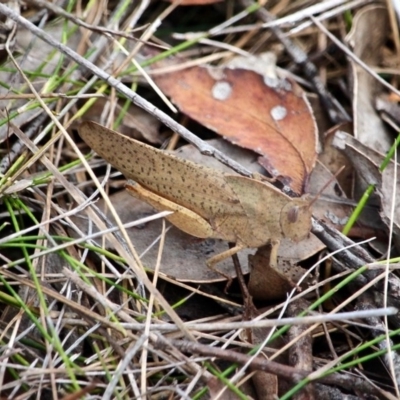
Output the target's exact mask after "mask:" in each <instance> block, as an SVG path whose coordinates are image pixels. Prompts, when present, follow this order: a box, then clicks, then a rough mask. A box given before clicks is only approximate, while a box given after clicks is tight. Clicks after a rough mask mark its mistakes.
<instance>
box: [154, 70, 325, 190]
mask: <svg viewBox="0 0 400 400" xmlns="http://www.w3.org/2000/svg"><path fill="white" fill-rule="evenodd" d="M155 80H156V82H157V84H158V85H159V86H160V88H161V89H162V90H163V91H164V92H165V93H166V94H167V95H168V96H170V97H171V99H172V101H173V102H174V103H175V104H176V105H177V106H178V107H179V109H180V110H181V111H182V112H183V113H185V114H187V115H188V116H190V117H191V118H193V119H195V120H196V121H198V122H200V123H201V124H203V125H205V126H206V127H208V128H210V129H213V130H214V131H215V132H217V133H219V134H221V135H222V136H224V137H225V138H226V139H228V140H230V141H231V142H232V143H234V144H237V145H239V146H242V147H244V148H247V149H251V150H253V151H255V152H256V153H258V154H260V155H261V156H262V157H260V160H259V162H260V164H261V165H262V166H263V167H264V168H265V169H266V170H267V171H268V172H269V173H270V174H271V175H272V176H274V177H279V179H280V180H281V182H282V183H283V184H284V185H286V186H288V187H290V188H291V189H292V190H293V191H294V192H296V193H299V194H302V193H304V190H305V186H306V184H307V182H308V178H309V174H310V172H311V170H312V168H313V166H314V163H315V160H316V147H317V129H316V124H315V121H314V118H313V116H312V111H311V108H310V106H309V104H308V102H307V100H306V98H305V96H304V93H303V92H302V91H301V90H300V89H299V88H298V87H297V86H296V85H294V84H292V83H291V82H289V81H287V80H270V79H264V77H263V76H261V75H259V74H257V73H255V72H253V71H249V70H243V69H229V68H225V69H215V68H214V69H213V68H203V67H194V68H189V69H186V70H184V71H178V72H175V73H172V74H167V75H163V76H161V77H157V78H156V79H155Z"/></svg>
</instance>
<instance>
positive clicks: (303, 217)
mask: <svg viewBox="0 0 400 400" xmlns="http://www.w3.org/2000/svg"><path fill="white" fill-rule="evenodd" d="M280 224H281V228H282V233H283V237H285V238H289V239H292V240H294V241H295V242H299V241H300V240H303V239H305V238H306V237H307V236H308V234H309V233H310V230H311V208H310V202H309V201H307V200H304V199H293V200H291V201H289V202H288V203H287V204H286V205H285V206H284V207H283V208H282V210H281V217H280Z"/></svg>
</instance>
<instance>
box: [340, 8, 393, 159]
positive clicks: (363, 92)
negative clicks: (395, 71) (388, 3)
mask: <svg viewBox="0 0 400 400" xmlns="http://www.w3.org/2000/svg"><path fill="white" fill-rule="evenodd" d="M371 27H373V29H371ZM389 33H390V30H389V29H388V12H387V9H386V7H385V6H383V5H382V6H381V5H371V6H367V7H365V8H363V9H361V10H360V11H358V12H357V14H356V16H355V17H354V20H353V26H352V29H351V31H350V33H349V34H348V35H347V37H346V41H347V43H348V44H349V45H350V46H351V47H352V48H353V49H354V54H355V55H356V56H358V57H359V58H360V59H361V60H362V61H364V62H365V63H366V64H367V65H368V66H369V67H370V68H373V67H375V66H377V65H379V64H380V63H381V60H382V49H383V45H384V43H385V41H386V40H387V39H388V35H389ZM350 65H351V78H350V82H353V114H354V121H353V122H354V136H355V137H356V138H357V139H358V140H360V142H361V143H363V144H365V145H366V146H368V147H370V148H371V149H375V150H377V151H379V152H381V153H386V152H387V150H388V149H389V148H390V146H391V145H392V143H393V137H392V135H391V134H390V132H389V131H388V128H387V126H386V125H385V123H384V122H383V121H382V119H381V118H380V116H379V115H378V114H377V112H376V111H375V106H374V105H375V99H376V97H377V96H378V95H379V93H382V90H383V87H382V85H381V84H380V83H379V82H378V81H377V80H376V79H375V78H374V77H372V76H371V75H370V74H369V73H368V72H366V71H365V70H364V69H363V68H362V67H361V66H359V65H358V64H356V63H355V62H353V61H351V60H350Z"/></svg>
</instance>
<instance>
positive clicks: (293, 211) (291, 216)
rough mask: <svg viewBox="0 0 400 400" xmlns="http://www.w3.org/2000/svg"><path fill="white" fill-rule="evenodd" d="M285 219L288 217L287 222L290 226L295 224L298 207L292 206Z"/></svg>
mask: <svg viewBox="0 0 400 400" xmlns="http://www.w3.org/2000/svg"><path fill="white" fill-rule="evenodd" d="M287 217H288V221H289V222H290V223H291V224H294V223H295V222H297V219H298V217H299V207H298V206H294V207H292V208H290V210H289V211H288V214H287Z"/></svg>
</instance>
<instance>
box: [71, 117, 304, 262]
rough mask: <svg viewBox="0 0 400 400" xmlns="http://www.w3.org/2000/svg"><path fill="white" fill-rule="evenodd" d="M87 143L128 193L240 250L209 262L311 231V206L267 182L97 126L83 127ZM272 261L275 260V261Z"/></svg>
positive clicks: (192, 231)
mask: <svg viewBox="0 0 400 400" xmlns="http://www.w3.org/2000/svg"><path fill="white" fill-rule="evenodd" d="M78 130H79V134H80V136H81V137H82V138H83V140H84V141H85V142H86V143H87V144H88V145H89V146H90V147H91V148H92V149H93V150H95V151H96V153H98V154H99V155H100V156H101V157H103V158H104V159H105V160H106V161H108V162H109V163H110V164H111V165H112V166H114V167H115V168H116V169H118V170H119V171H121V172H122V173H123V174H124V175H125V177H126V178H128V179H131V180H129V181H128V183H127V185H126V188H127V190H128V192H129V193H130V194H131V195H132V196H134V197H137V198H138V199H141V200H143V201H145V202H147V203H148V204H150V205H151V206H153V207H154V208H155V209H156V210H158V211H173V212H174V213H173V214H171V215H169V216H167V217H166V218H167V220H168V221H169V222H171V223H172V224H173V225H175V226H176V227H178V228H179V229H181V230H182V231H184V232H186V233H188V234H190V235H192V236H195V237H198V238H204V239H205V238H215V239H223V240H226V241H228V242H232V243H235V247H232V248H231V249H229V250H226V251H224V252H222V253H220V254H217V255H215V256H214V257H212V258H210V259H209V260H207V265H208V266H209V267H210V268H211V269H215V265H216V264H217V263H219V262H220V261H222V260H224V259H226V258H228V257H230V256H232V255H233V254H236V253H237V252H238V251H240V250H242V249H244V248H257V247H260V246H263V245H265V244H267V243H272V244H274V247H275V249H274V251H273V254H274V257H275V256H276V252H277V247H278V245H279V240H280V239H282V238H289V239H292V240H294V241H300V240H302V239H304V238H306V237H307V236H308V234H309V232H310V229H311V210H310V202H309V201H308V200H305V199H302V198H291V197H289V196H287V195H286V194H284V193H282V192H281V191H279V190H278V189H277V188H275V187H274V186H272V185H271V184H269V183H267V182H261V181H259V180H257V179H251V178H246V177H243V176H236V175H230V174H227V173H224V172H220V171H218V170H215V169H212V168H208V167H205V166H202V165H200V164H196V163H194V162H191V161H187V160H184V159H181V158H179V157H176V156H174V155H171V154H168V153H167V152H165V151H162V150H157V149H155V148H154V147H151V146H148V145H146V144H144V143H141V142H139V141H137V140H134V139H131V138H129V137H127V136H124V135H122V134H121V133H118V132H115V131H113V130H111V129H108V128H105V127H104V126H101V125H99V124H97V123H95V122H91V121H87V122H83V123H81V124H80V126H79V128H78ZM271 261H273V260H271Z"/></svg>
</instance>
